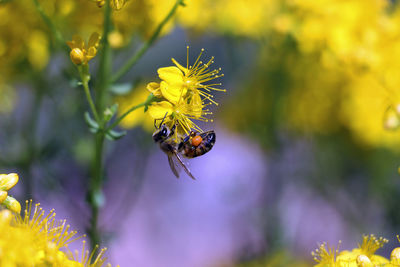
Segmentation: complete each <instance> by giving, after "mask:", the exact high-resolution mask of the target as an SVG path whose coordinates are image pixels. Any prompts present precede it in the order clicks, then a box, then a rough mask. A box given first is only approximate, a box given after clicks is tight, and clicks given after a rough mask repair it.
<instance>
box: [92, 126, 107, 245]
mask: <svg viewBox="0 0 400 267" xmlns="http://www.w3.org/2000/svg"><path fill="white" fill-rule="evenodd" d="M94 145H95V147H94V149H95V155H94V161H93V165H92V176H91V178H90V181H89V192H88V201H89V204H90V208H91V212H92V214H91V218H90V228H89V230H88V235H89V239H90V245H91V248H92V249H94V248H95V247H96V245H100V242H101V234H100V231H99V229H98V217H99V209H100V207H101V206H102V205H103V204H104V197H103V193H102V184H103V150H104V133H103V132H98V133H96V135H95V144H94Z"/></svg>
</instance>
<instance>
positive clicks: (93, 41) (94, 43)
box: [88, 32, 101, 48]
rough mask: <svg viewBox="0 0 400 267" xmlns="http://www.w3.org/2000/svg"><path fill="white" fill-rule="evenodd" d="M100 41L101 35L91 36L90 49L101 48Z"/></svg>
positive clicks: (94, 34) (95, 33)
mask: <svg viewBox="0 0 400 267" xmlns="http://www.w3.org/2000/svg"><path fill="white" fill-rule="evenodd" d="M100 39H101V37H100V34H98V33H97V32H94V33H92V35H90V38H89V43H88V47H89V48H90V47H95V48H97V47H98V46H99V42H100Z"/></svg>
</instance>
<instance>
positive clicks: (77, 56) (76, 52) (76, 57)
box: [69, 48, 85, 65]
mask: <svg viewBox="0 0 400 267" xmlns="http://www.w3.org/2000/svg"><path fill="white" fill-rule="evenodd" d="M69 56H70V58H71V61H72V62H73V63H74V64H76V65H81V64H83V63H84V62H85V54H84V53H83V51H82V50H81V49H79V48H74V49H72V50H71V53H70V54H69Z"/></svg>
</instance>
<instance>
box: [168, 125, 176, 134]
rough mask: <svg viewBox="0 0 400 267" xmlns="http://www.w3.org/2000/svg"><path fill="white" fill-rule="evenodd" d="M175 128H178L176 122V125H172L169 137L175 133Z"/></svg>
mask: <svg viewBox="0 0 400 267" xmlns="http://www.w3.org/2000/svg"><path fill="white" fill-rule="evenodd" d="M175 129H176V124H175V125H174V126H172V128H171V131H170V132H169V135H168V137H171V136H173V135H174V134H175Z"/></svg>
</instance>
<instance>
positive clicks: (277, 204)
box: [0, 0, 400, 267]
mask: <svg viewBox="0 0 400 267" xmlns="http://www.w3.org/2000/svg"><path fill="white" fill-rule="evenodd" d="M174 2H175V1H172V0H162V1H160V0H129V1H128V2H127V3H126V4H125V6H124V7H123V8H122V9H121V10H120V11H114V13H113V23H114V28H113V32H112V35H111V36H110V39H109V40H110V43H111V45H112V46H113V48H114V52H113V56H114V66H113V67H114V69H117V67H118V66H120V65H121V64H122V62H123V61H124V59H125V58H127V57H128V56H129V55H131V54H132V53H133V52H134V51H135V50H136V49H137V48H138V47H139V46H140V44H141V43H142V42H143V41H144V40H146V39H147V38H149V36H150V35H151V33H152V31H153V30H154V29H155V28H156V26H157V25H158V23H159V22H160V21H161V20H162V19H163V17H164V16H165V15H166V14H167V12H168V10H169V9H170V7H171V6H172V5H173V4H174ZM40 3H41V5H42V6H43V9H44V11H45V12H46V14H48V15H49V16H50V18H51V19H52V20H53V22H54V25H56V27H57V28H58V29H59V31H60V32H61V33H62V35H63V37H64V38H65V40H70V39H71V38H72V35H73V34H80V35H82V36H87V37H88V36H89V35H90V33H91V32H93V31H98V32H101V25H102V9H101V8H99V7H97V5H96V4H95V3H94V2H92V1H89V0H63V1H55V0H46V1H40ZM186 4H187V6H186V7H180V8H179V10H178V12H177V14H176V16H175V18H174V19H173V20H172V21H171V22H170V23H169V24H168V25H167V26H166V27H165V28H164V30H163V33H162V36H161V37H160V39H159V40H158V41H157V42H156V43H155V45H154V46H153V47H152V48H151V49H150V50H148V51H147V53H146V54H145V55H144V57H143V58H141V60H140V61H139V63H138V64H137V65H136V66H135V67H134V68H133V69H132V70H131V71H130V72H129V74H128V75H126V76H124V78H123V80H122V81H121V83H119V84H116V85H115V87H114V89H113V92H112V94H113V96H112V97H110V98H109V99H108V101H109V103H119V107H120V110H121V111H123V110H124V109H127V108H129V107H130V106H132V105H134V104H136V103H140V102H141V101H143V100H145V99H146V97H147V94H148V92H147V91H146V90H145V85H146V84H147V83H148V82H151V81H156V82H158V81H159V78H158V77H157V69H158V68H160V67H164V66H170V65H172V62H171V61H170V59H171V57H173V58H175V59H177V60H178V61H179V62H185V61H186V46H187V45H189V46H190V54H189V59H190V61H191V62H194V60H195V59H196V58H197V55H198V53H199V52H200V50H201V48H205V52H204V54H203V58H204V59H206V58H210V57H211V56H215V63H214V66H216V67H221V68H222V70H223V73H224V74H225V76H224V77H223V78H221V79H220V80H221V82H222V83H223V86H222V87H223V88H226V89H227V92H226V93H216V94H215V98H216V100H217V102H218V103H219V105H218V106H213V107H212V111H213V113H214V114H213V115H212V118H213V120H214V122H213V123H200V126H201V127H202V128H203V129H204V130H209V129H214V130H215V131H216V134H217V141H216V144H215V146H214V148H213V150H212V151H211V152H209V153H208V154H206V155H204V156H202V157H199V158H197V159H193V160H190V162H189V164H190V169H191V171H192V173H193V174H194V175H195V176H196V177H197V180H196V181H192V180H191V179H189V177H187V176H186V175H185V174H182V177H181V179H179V180H177V179H175V177H174V175H173V174H172V172H171V171H170V170H169V167H168V163H167V158H166V156H165V155H164V154H163V153H162V152H161V151H160V150H159V148H158V147H157V145H155V144H154V143H153V141H152V138H151V135H152V132H153V131H154V126H153V121H151V119H149V118H148V117H146V116H145V114H143V111H142V110H138V111H135V112H134V113H133V114H132V115H131V116H130V117H128V118H127V119H126V120H124V121H123V124H122V126H123V127H124V128H126V129H128V134H127V135H126V136H125V137H124V138H122V139H121V140H118V141H115V142H111V141H109V142H107V145H106V156H105V165H106V176H107V180H106V182H105V185H104V192H105V195H106V204H105V206H104V207H103V209H102V211H101V216H100V217H101V218H100V229H101V230H102V232H103V234H104V243H103V244H102V245H103V246H107V247H108V258H109V262H111V263H112V264H113V265H116V264H120V265H121V266H146V267H153V266H154V267H158V266H163V267H169V266H171V267H180V266H194V267H197V266H199V267H200V266H201V267H203V266H310V265H312V264H313V260H312V257H311V251H312V250H314V249H315V248H316V247H317V244H318V243H321V242H323V241H327V242H329V243H330V244H332V245H336V244H337V243H338V241H339V240H342V244H341V248H342V249H350V248H353V247H356V244H357V242H359V241H360V240H361V235H362V234H372V233H373V234H376V235H377V236H384V237H386V238H388V239H389V240H390V242H389V244H388V245H386V246H385V248H384V249H382V250H381V254H382V255H384V256H388V254H389V252H390V251H391V249H392V248H393V247H396V246H398V242H397V241H396V238H395V236H396V234H397V233H399V226H400V213H399V209H398V203H399V201H400V184H399V182H400V180H399V178H400V177H399V174H398V172H397V168H398V165H399V163H400V157H399V150H400V132H398V131H396V130H397V128H398V127H399V125H400V118H399V114H400V109H398V104H400V91H399V90H400V89H399V88H400V75H399V73H400V6H399V5H398V3H397V1H394V0H393V1H389V0H319V1H315V0H247V1H246V0H187V1H186ZM0 18H1V19H0V59H1V60H0V92H1V97H0V111H1V115H0V127H1V131H0V151H1V153H0V169H1V172H2V173H8V172H17V173H19V175H20V177H21V181H20V183H19V184H18V186H17V188H16V190H14V192H13V193H14V196H15V197H16V198H17V199H19V200H20V201H22V202H23V200H25V199H29V198H33V200H34V201H35V202H40V203H41V204H42V206H44V208H46V209H47V210H50V209H51V208H55V209H56V212H57V217H58V218H60V219H63V218H66V219H67V220H68V223H69V224H70V225H71V226H72V227H73V228H75V229H78V232H79V233H80V234H84V233H85V231H86V229H87V227H88V223H89V222H88V220H89V208H88V205H87V203H86V201H85V198H86V190H87V184H88V177H89V168H90V159H91V158H92V153H93V152H92V147H93V144H92V140H93V138H92V134H91V133H90V132H89V130H88V127H87V126H86V124H85V122H84V119H83V113H84V112H85V111H86V110H88V105H87V103H86V101H85V97H84V91H83V89H82V88H81V87H80V86H78V84H77V79H78V73H77V71H76V68H75V66H74V65H73V64H72V63H71V62H70V60H69V57H68V53H69V52H68V51H66V50H64V49H63V45H62V44H60V43H58V42H57V40H56V38H54V36H53V35H52V32H51V31H50V30H49V29H48V27H47V25H46V24H45V23H44V22H43V20H42V19H41V17H40V15H39V14H38V12H37V10H36V9H35V7H34V5H33V2H32V1H30V0H21V1H16V0H0ZM87 37H86V38H87ZM97 60H98V59H97V58H95V59H93V60H92V61H91V65H90V67H91V70H96V67H97V64H98V62H97ZM92 79H93V81H95V80H96V77H95V76H93V77H92Z"/></svg>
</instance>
